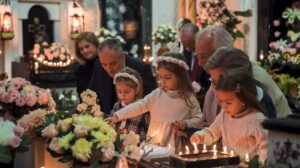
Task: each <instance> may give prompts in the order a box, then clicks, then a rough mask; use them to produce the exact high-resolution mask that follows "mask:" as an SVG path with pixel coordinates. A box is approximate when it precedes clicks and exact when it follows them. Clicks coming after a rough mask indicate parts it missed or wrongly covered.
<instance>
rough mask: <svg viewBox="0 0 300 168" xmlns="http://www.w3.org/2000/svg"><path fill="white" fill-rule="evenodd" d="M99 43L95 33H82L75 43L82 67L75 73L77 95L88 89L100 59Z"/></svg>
mask: <svg viewBox="0 0 300 168" xmlns="http://www.w3.org/2000/svg"><path fill="white" fill-rule="evenodd" d="M98 46H99V41H98V38H97V37H96V35H95V34H94V33H93V32H83V33H81V34H80V35H79V36H78V37H77V39H76V42H75V48H76V57H77V60H78V62H79V64H80V66H79V67H78V68H77V70H76V71H75V76H76V88H77V93H78V95H80V94H81V93H82V92H83V91H84V90H86V89H87V88H88V85H89V83H90V79H91V76H92V72H93V66H94V62H95V60H97V59H98V54H97V49H98Z"/></svg>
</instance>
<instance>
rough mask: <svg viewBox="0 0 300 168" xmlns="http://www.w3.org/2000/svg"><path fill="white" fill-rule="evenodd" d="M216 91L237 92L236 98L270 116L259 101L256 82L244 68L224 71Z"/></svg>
mask: <svg viewBox="0 0 300 168" xmlns="http://www.w3.org/2000/svg"><path fill="white" fill-rule="evenodd" d="M216 90H217V91H218V90H222V91H226V92H231V91H235V92H236V96H237V97H238V98H239V99H240V100H241V101H242V102H244V103H245V105H246V106H248V107H251V108H254V109H256V110H258V111H260V112H262V113H264V114H265V115H266V116H268V115H267V114H266V113H265V110H263V108H262V107H261V105H260V103H259V101H258V100H257V90H256V84H255V80H254V79H253V77H252V76H251V74H250V73H249V72H248V71H246V70H245V69H244V68H235V69H230V70H226V71H224V72H223V74H222V75H221V76H220V78H219V81H218V83H217V85H216Z"/></svg>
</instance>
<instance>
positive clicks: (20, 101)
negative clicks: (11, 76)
mask: <svg viewBox="0 0 300 168" xmlns="http://www.w3.org/2000/svg"><path fill="white" fill-rule="evenodd" d="M25 104H26V101H25V99H24V98H23V97H22V96H19V97H17V99H16V105H17V106H19V107H22V106H24V105H25Z"/></svg>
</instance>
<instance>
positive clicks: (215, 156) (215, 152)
mask: <svg viewBox="0 0 300 168" xmlns="http://www.w3.org/2000/svg"><path fill="white" fill-rule="evenodd" d="M217 157H218V155H217V150H214V155H213V158H217Z"/></svg>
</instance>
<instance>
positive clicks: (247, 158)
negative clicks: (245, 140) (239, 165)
mask: <svg viewBox="0 0 300 168" xmlns="http://www.w3.org/2000/svg"><path fill="white" fill-rule="evenodd" d="M245 162H246V163H249V162H250V159H249V154H248V153H246V154H245Z"/></svg>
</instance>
